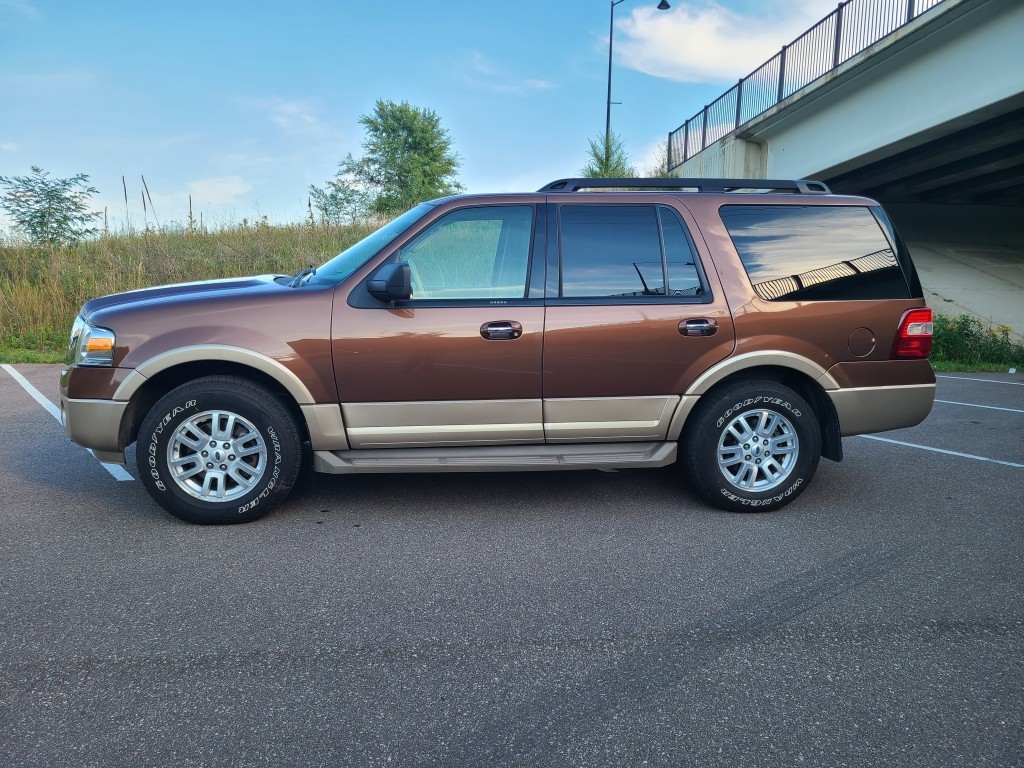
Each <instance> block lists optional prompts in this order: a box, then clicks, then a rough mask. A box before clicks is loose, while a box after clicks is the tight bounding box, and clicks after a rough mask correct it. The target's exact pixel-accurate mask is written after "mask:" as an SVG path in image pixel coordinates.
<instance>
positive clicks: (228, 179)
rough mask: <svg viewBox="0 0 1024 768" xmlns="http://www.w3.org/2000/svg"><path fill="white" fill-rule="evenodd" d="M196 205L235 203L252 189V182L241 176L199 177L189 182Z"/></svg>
mask: <svg viewBox="0 0 1024 768" xmlns="http://www.w3.org/2000/svg"><path fill="white" fill-rule="evenodd" d="M187 186H188V193H189V194H190V195H192V202H193V204H195V205H211V206H218V205H234V204H235V203H237V202H238V199H239V198H240V197H241V196H242V195H244V194H245V193H246V192H248V191H249V190H250V189H252V184H250V183H249V182H247V181H246V180H245V179H243V178H242V177H240V176H222V177H220V178H216V179H198V180H196V181H190V182H188V184H187Z"/></svg>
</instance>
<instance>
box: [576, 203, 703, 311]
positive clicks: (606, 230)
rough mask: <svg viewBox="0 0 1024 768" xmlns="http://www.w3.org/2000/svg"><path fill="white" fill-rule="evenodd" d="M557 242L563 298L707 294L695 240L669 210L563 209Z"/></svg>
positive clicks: (645, 207) (637, 207) (640, 207)
mask: <svg viewBox="0 0 1024 768" xmlns="http://www.w3.org/2000/svg"><path fill="white" fill-rule="evenodd" d="M559 240H560V242H559V245H560V256H561V293H560V295H561V297H563V298H616V299H637V298H639V299H651V298H652V297H665V296H666V295H668V296H672V297H698V296H703V294H704V284H703V282H702V280H701V277H700V272H699V267H698V262H697V255H696V249H695V248H694V246H693V240H692V239H691V237H690V233H689V232H688V231H687V230H686V227H685V225H684V224H683V222H682V220H681V219H680V218H679V216H678V214H676V212H675V211H673V210H672V209H671V208H669V207H667V206H661V205H658V206H655V205H562V206H559ZM666 281H667V282H668V291H667V292H666V290H665V284H666Z"/></svg>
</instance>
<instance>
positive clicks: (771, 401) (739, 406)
mask: <svg viewBox="0 0 1024 768" xmlns="http://www.w3.org/2000/svg"><path fill="white" fill-rule="evenodd" d="M755 405H761V406H776V407H778V408H780V409H781V408H785V409H786V410H787V411H789V412H790V413H791V414H792V415H793V417H794V418H796V419H799V418H800V417H801V416H802V415H803V412H802V411H801V410H800V409H799V408H796V407H794V406H793V405H792V404H791V403H790V402H789V401H787V400H783V399H782V398H779V397H772V396H771V395H757V396H756V397H748V398H746V399H745V400H741V401H740V402H738V403H736V404H735V405H733V406H732V407H730V408H728V409H727V410H726V411H725V413H723V414H722V415H721V416H720V417H719V419H718V421H717V422H715V427H716V428H718V429H721V428H722V426H723V425H724V424H725V423H726V421H728V420H729V419H730V417H732V415H733V414H734V413H738V412H739V411H742V410H743V409H744V408H751V407H753V406H755Z"/></svg>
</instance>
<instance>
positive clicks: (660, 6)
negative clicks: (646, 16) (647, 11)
mask: <svg viewBox="0 0 1024 768" xmlns="http://www.w3.org/2000/svg"><path fill="white" fill-rule="evenodd" d="M671 7H672V6H671V5H669V4H668V3H666V2H665V0H661V2H660V3H658V10H659V11H667V10H668V9H669V8H671Z"/></svg>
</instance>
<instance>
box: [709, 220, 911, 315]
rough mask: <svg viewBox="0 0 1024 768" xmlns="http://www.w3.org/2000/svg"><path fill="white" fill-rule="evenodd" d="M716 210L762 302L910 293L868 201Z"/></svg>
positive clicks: (894, 296) (892, 296)
mask: <svg viewBox="0 0 1024 768" xmlns="http://www.w3.org/2000/svg"><path fill="white" fill-rule="evenodd" d="M721 216H722V221H723V222H724V223H725V227H726V229H727V230H728V231H729V236H730V237H731V238H732V242H733V245H735V246H736V250H737V252H739V255H740V259H741V261H742V262H743V267H744V268H745V269H746V271H747V276H748V277H749V278H750V282H751V284H752V285H753V287H754V290H755V291H756V292H757V295H758V296H760V297H761V298H762V299H764V300H766V301H815V300H817V301H842V300H853V299H906V298H910V289H909V287H908V284H907V280H906V278H905V277H904V274H903V270H902V269H901V268H900V265H899V263H898V261H897V259H896V254H895V253H894V252H893V248H892V245H891V244H890V242H889V240H888V238H887V237H886V236H885V234H884V233H883V231H882V229H881V228H880V227H879V224H878V221H877V220H876V218H875V217H874V216H873V215H872V213H871V211H870V210H869V209H868V208H866V207H858V206H798V205H726V206H723V207H722V208H721Z"/></svg>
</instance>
